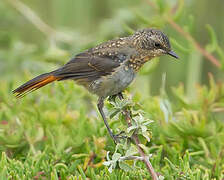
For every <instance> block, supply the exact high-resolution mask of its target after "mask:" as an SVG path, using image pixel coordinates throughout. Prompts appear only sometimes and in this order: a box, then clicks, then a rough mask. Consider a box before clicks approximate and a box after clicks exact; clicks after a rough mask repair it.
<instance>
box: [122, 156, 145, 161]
mask: <svg viewBox="0 0 224 180" xmlns="http://www.w3.org/2000/svg"><path fill="white" fill-rule="evenodd" d="M147 158H149V157H147ZM119 160H122V161H125V160H139V161H144V158H143V157H140V156H127V157H126V156H123V157H120V158H119Z"/></svg>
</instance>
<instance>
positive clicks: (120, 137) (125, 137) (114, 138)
mask: <svg viewBox="0 0 224 180" xmlns="http://www.w3.org/2000/svg"><path fill="white" fill-rule="evenodd" d="M124 133H125V132H124V131H121V132H120V133H118V134H113V135H112V138H113V140H114V143H115V144H117V143H120V139H127V138H128V136H123V135H122V134H124Z"/></svg>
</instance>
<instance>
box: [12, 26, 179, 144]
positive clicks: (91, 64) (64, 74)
mask: <svg viewBox="0 0 224 180" xmlns="http://www.w3.org/2000/svg"><path fill="white" fill-rule="evenodd" d="M165 54H168V55H171V56H173V57H175V58H177V55H176V54H175V53H174V52H173V51H172V50H171V46H170V43H169V39H168V37H167V36H166V35H165V34H164V33H162V32H161V31H160V30H156V29H143V30H139V31H137V32H135V33H134V34H133V35H130V36H127V37H123V38H119V39H115V40H111V41H108V42H105V43H102V44H100V45H98V46H96V47H93V48H90V49H88V50H86V51H84V52H82V53H80V54H78V55H76V56H75V57H74V58H72V59H71V60H70V61H69V62H68V63H66V64H65V65H64V66H62V67H61V68H59V69H57V70H54V71H52V72H50V73H45V74H42V75H40V76H38V77H36V78H34V79H32V80H30V81H28V82H26V83H25V84H23V85H22V86H20V87H18V88H17V89H15V90H14V91H13V93H15V94H16V96H17V97H22V96H24V95H26V94H27V93H29V92H31V91H34V90H36V89H39V88H41V87H43V86H45V85H46V84H49V83H51V82H53V81H56V80H57V81H61V80H67V79H70V80H74V81H75V82H77V83H78V84H80V85H82V86H84V87H85V88H86V89H88V90H89V91H90V92H91V93H94V94H96V95H98V97H99V100H98V109H99V111H100V113H101V115H102V117H103V120H104V123H105V125H106V127H107V129H108V131H109V134H110V136H111V137H112V138H113V139H114V141H116V140H117V138H118V136H116V135H114V134H113V133H112V131H111V129H110V128H109V125H108V123H107V120H106V117H105V114H104V112H103V106H104V105H103V103H104V99H105V98H107V97H108V96H116V95H117V94H119V95H120V97H122V96H121V93H122V91H123V90H124V89H125V88H126V87H127V86H128V85H129V84H130V83H131V82H132V81H133V80H134V78H135V76H136V73H137V72H138V71H139V69H140V68H141V67H142V66H143V65H144V64H145V63H146V62H147V61H149V60H150V59H152V58H153V57H158V56H161V55H165Z"/></svg>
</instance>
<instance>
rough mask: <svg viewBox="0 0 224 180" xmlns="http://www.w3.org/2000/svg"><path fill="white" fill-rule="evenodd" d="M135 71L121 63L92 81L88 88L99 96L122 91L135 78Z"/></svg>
mask: <svg viewBox="0 0 224 180" xmlns="http://www.w3.org/2000/svg"><path fill="white" fill-rule="evenodd" d="M135 74H136V73H135V71H134V70H133V68H130V67H129V66H128V65H125V64H123V65H121V66H119V67H118V68H116V69H115V70H114V72H112V73H111V74H110V75H107V76H103V77H101V78H99V79H97V80H95V81H93V82H92V83H91V84H90V86H89V90H90V91H91V92H93V93H95V94H97V95H98V96H100V97H107V96H111V95H115V94H118V93H119V92H122V91H123V90H124V89H125V88H126V87H127V86H128V85H129V84H130V83H131V82H132V81H133V80H134V78H135Z"/></svg>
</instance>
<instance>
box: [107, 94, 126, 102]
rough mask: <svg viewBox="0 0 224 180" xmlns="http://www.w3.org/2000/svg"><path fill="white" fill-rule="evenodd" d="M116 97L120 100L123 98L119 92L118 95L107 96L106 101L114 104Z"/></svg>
mask: <svg viewBox="0 0 224 180" xmlns="http://www.w3.org/2000/svg"><path fill="white" fill-rule="evenodd" d="M116 97H118V98H119V99H120V100H122V99H124V96H123V94H122V92H120V93H118V94H115V95H112V96H109V98H108V100H109V101H113V102H115V99H116Z"/></svg>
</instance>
